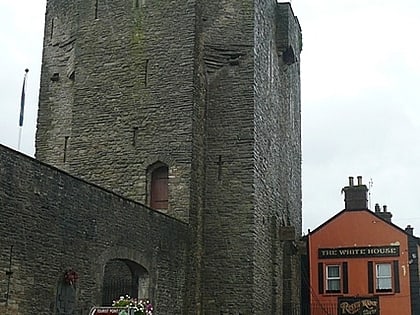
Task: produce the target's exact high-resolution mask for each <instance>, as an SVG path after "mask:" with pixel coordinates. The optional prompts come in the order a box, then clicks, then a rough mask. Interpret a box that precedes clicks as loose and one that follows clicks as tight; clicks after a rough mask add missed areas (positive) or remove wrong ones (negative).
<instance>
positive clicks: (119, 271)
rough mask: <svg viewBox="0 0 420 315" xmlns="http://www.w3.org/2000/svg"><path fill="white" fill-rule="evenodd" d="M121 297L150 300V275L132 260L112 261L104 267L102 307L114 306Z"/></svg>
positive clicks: (117, 259)
mask: <svg viewBox="0 0 420 315" xmlns="http://www.w3.org/2000/svg"><path fill="white" fill-rule="evenodd" d="M121 295H124V296H125V295H129V296H130V297H132V298H138V299H142V298H149V273H148V271H147V270H146V268H144V267H143V266H141V265H139V264H138V263H136V262H134V261H132V260H128V259H119V258H116V259H111V260H109V261H108V262H107V263H106V264H105V267H104V274H103V283H102V305H104V306H110V305H112V302H113V301H114V300H116V299H118V298H119V297H120V296H121Z"/></svg>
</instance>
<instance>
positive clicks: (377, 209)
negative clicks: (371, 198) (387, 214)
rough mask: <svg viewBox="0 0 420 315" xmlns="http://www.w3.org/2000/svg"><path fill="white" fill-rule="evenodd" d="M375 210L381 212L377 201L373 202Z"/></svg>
mask: <svg viewBox="0 0 420 315" xmlns="http://www.w3.org/2000/svg"><path fill="white" fill-rule="evenodd" d="M375 212H376V213H378V212H381V207H380V206H379V203H375Z"/></svg>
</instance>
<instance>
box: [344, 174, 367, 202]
mask: <svg viewBox="0 0 420 315" xmlns="http://www.w3.org/2000/svg"><path fill="white" fill-rule="evenodd" d="M343 191H344V203H345V209H346V210H364V209H368V198H367V192H368V189H367V187H366V185H363V183H362V176H357V186H354V182H353V177H349V186H346V187H344V188H343Z"/></svg>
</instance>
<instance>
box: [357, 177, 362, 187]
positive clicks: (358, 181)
mask: <svg viewBox="0 0 420 315" xmlns="http://www.w3.org/2000/svg"><path fill="white" fill-rule="evenodd" d="M357 185H358V186H361V185H363V184H362V176H357Z"/></svg>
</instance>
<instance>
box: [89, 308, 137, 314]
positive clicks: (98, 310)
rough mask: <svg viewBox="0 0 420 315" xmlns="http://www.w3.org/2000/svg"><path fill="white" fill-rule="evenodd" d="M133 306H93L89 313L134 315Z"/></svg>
mask: <svg viewBox="0 0 420 315" xmlns="http://www.w3.org/2000/svg"><path fill="white" fill-rule="evenodd" d="M134 311H135V309H134V308H132V307H93V308H92V309H91V310H90V312H89V315H133V314H134Z"/></svg>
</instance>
